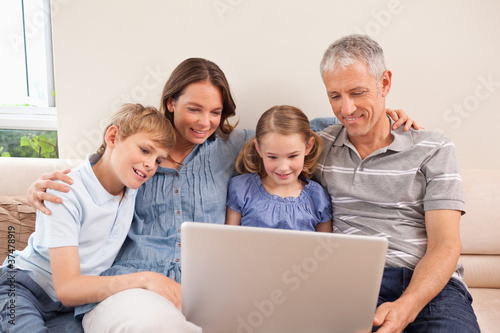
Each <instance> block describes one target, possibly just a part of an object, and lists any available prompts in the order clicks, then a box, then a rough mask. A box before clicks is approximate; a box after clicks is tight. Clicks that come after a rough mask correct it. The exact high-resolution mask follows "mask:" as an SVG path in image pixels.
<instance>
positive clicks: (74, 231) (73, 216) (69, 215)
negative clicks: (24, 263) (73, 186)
mask: <svg viewBox="0 0 500 333" xmlns="http://www.w3.org/2000/svg"><path fill="white" fill-rule="evenodd" d="M47 192H48V193H50V192H55V191H51V190H48V191H47ZM51 194H54V195H57V196H59V197H61V198H62V199H63V202H62V203H61V204H54V203H51V202H48V201H46V202H45V205H46V206H47V208H48V209H50V211H51V212H52V213H51V214H50V215H45V214H43V213H40V212H37V221H36V232H37V234H38V240H39V242H40V245H42V246H45V247H47V248H54V247H63V246H78V235H79V233H80V220H81V218H80V210H79V208H78V207H79V205H78V203H77V202H76V201H75V200H74V198H72V196H71V191H70V192H69V193H61V192H57V193H51Z"/></svg>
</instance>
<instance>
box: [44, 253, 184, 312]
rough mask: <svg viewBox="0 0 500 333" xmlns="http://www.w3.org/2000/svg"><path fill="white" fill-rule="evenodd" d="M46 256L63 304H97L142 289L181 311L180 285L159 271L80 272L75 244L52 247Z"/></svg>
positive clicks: (58, 295)
mask: <svg viewBox="0 0 500 333" xmlns="http://www.w3.org/2000/svg"><path fill="white" fill-rule="evenodd" d="M49 255H50V265H51V269H52V279H53V281H54V288H55V291H56V294H57V297H58V298H59V300H60V301H61V303H63V304H64V305H66V306H77V305H81V304H87V303H97V302H101V301H103V300H104V299H106V298H108V297H109V296H111V295H114V294H116V293H118V292H120V291H123V290H127V289H132V288H143V289H147V290H150V291H153V292H156V293H158V294H160V295H161V296H163V297H165V298H166V299H168V300H169V301H170V302H172V303H173V304H174V305H175V306H176V307H177V308H178V309H179V310H181V285H180V284H179V283H177V282H175V281H174V280H172V279H169V278H168V277H166V276H164V275H162V274H159V273H154V272H138V273H131V274H124V275H116V276H87V275H81V272H80V256H79V254H78V247H76V246H67V247H58V248H51V249H49Z"/></svg>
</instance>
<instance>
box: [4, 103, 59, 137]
mask: <svg viewBox="0 0 500 333" xmlns="http://www.w3.org/2000/svg"><path fill="white" fill-rule="evenodd" d="M0 128H2V129H25V130H50V131H57V109H56V108H55V107H33V106H0Z"/></svg>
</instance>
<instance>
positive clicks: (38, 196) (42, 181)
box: [27, 169, 73, 215]
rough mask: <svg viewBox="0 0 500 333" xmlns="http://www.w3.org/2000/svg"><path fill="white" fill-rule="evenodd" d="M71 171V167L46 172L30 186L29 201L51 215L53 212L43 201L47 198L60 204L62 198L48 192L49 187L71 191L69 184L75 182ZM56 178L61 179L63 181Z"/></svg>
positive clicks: (34, 206) (61, 190) (36, 207)
mask: <svg viewBox="0 0 500 333" xmlns="http://www.w3.org/2000/svg"><path fill="white" fill-rule="evenodd" d="M70 172H71V169H66V170H62V171H54V172H48V173H44V174H43V175H42V176H41V177H40V178H38V179H37V180H35V182H33V184H31V186H30V187H29V188H28V193H27V197H28V203H29V204H30V205H31V206H32V207H33V208H35V209H38V210H39V211H41V212H42V213H44V214H46V215H50V213H51V212H50V210H49V209H48V208H47V207H45V205H44V203H43V201H44V200H47V201H50V202H53V203H55V204H60V203H61V202H62V199H61V198H59V197H57V196H55V195H51V194H48V193H47V189H49V188H50V189H53V190H55V191H59V192H69V190H70V188H69V186H68V185H71V184H73V179H71V177H69V176H68V173H70ZM56 180H60V181H62V183H61V182H57V181H56ZM66 184H68V185H66Z"/></svg>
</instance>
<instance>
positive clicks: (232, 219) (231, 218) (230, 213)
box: [226, 207, 241, 225]
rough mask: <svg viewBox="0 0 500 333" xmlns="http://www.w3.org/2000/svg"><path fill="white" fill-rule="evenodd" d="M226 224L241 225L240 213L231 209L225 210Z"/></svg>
mask: <svg viewBox="0 0 500 333" xmlns="http://www.w3.org/2000/svg"><path fill="white" fill-rule="evenodd" d="M226 224H232V225H241V213H239V212H237V211H234V210H232V209H231V208H229V207H227V208H226Z"/></svg>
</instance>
